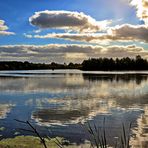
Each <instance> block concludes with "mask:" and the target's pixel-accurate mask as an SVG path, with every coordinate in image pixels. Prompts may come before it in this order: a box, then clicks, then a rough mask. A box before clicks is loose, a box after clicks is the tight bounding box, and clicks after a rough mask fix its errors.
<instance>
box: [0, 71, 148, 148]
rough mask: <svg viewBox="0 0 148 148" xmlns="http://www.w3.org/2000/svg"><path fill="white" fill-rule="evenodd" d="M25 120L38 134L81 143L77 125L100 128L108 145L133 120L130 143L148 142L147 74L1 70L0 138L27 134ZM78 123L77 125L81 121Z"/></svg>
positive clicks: (81, 133)
mask: <svg viewBox="0 0 148 148" xmlns="http://www.w3.org/2000/svg"><path fill="white" fill-rule="evenodd" d="M14 119H18V120H23V121H26V120H28V121H30V122H31V123H32V124H33V125H34V126H35V127H36V128H37V130H38V131H39V132H40V133H41V134H42V135H43V136H45V135H49V136H51V137H56V136H58V137H64V138H65V139H67V140H69V141H70V142H71V143H77V144H82V143H84V142H85V141H86V140H89V139H88V134H87V131H85V128H82V126H81V124H82V125H83V124H84V125H85V124H87V123H89V124H90V125H93V124H95V125H96V126H97V127H99V128H102V127H105V131H106V139H107V141H108V143H109V144H110V145H113V144H114V141H115V139H117V138H120V136H121V133H122V126H123V124H124V126H125V127H127V128H128V126H129V124H130V123H132V129H131V130H132V137H131V143H132V145H133V147H143V148H144V147H146V146H147V145H148V72H144V71H143V72H96V71H92V72H88V71H80V70H54V71H52V70H38V71H1V72H0V135H1V136H0V137H1V139H2V138H8V137H14V136H17V135H30V134H31V133H29V132H25V131H21V130H20V128H25V129H28V127H27V125H25V124H21V123H19V122H16V121H15V120H14ZM80 123H81V124H80Z"/></svg>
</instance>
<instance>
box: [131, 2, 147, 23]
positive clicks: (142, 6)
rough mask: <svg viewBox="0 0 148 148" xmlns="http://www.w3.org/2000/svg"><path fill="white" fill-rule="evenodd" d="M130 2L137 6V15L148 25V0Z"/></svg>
mask: <svg viewBox="0 0 148 148" xmlns="http://www.w3.org/2000/svg"><path fill="white" fill-rule="evenodd" d="M130 4H131V5H132V6H134V7H136V10H137V16H138V17H139V18H140V19H141V20H143V21H144V22H145V24H146V25H148V0H131V1H130Z"/></svg>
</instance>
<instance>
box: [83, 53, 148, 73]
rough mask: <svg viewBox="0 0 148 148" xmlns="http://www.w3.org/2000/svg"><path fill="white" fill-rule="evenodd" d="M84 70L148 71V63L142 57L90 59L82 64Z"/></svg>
mask: <svg viewBox="0 0 148 148" xmlns="http://www.w3.org/2000/svg"><path fill="white" fill-rule="evenodd" d="M82 69H83V70H102V71H115V70H117V71H119V70H148V61H147V60H146V59H143V58H142V57H141V56H140V55H138V56H136V57H135V58H129V57H126V58H121V59H119V58H116V59H113V58H98V59H94V58H92V59H88V60H84V61H83V62H82Z"/></svg>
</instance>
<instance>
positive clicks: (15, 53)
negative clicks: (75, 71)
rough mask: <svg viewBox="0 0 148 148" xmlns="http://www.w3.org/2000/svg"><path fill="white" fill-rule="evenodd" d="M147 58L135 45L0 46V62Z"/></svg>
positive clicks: (146, 54)
mask: <svg viewBox="0 0 148 148" xmlns="http://www.w3.org/2000/svg"><path fill="white" fill-rule="evenodd" d="M139 54H140V55H141V56H143V57H145V58H147V57H148V51H146V50H144V49H143V48H142V47H137V46H135V45H130V46H107V47H103V46H98V45H94V46H93V45H78V44H49V45H7V46H0V55H1V58H0V59H1V60H16V59H17V60H28V61H32V62H52V61H55V62H82V61H83V60H84V59H87V58H98V57H113V58H114V57H126V56H128V57H135V56H136V55H139Z"/></svg>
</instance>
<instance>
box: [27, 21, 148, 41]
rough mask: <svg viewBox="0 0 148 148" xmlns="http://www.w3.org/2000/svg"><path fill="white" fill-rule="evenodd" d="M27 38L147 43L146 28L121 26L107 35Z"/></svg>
mask: <svg viewBox="0 0 148 148" xmlns="http://www.w3.org/2000/svg"><path fill="white" fill-rule="evenodd" d="M25 36H26V37H27V38H41V39H47V38H58V39H65V40H71V41H82V42H91V43H100V42H103V41H104V42H105V41H107V42H108V41H121V42H123V41H126V42H128V41H140V42H145V43H148V26H146V25H130V24H123V25H118V26H115V27H112V28H110V29H108V31H107V33H103V34H102V33H87V34H86V33H81V34H78V33H77V34H74V33H51V34H47V35H25Z"/></svg>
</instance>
